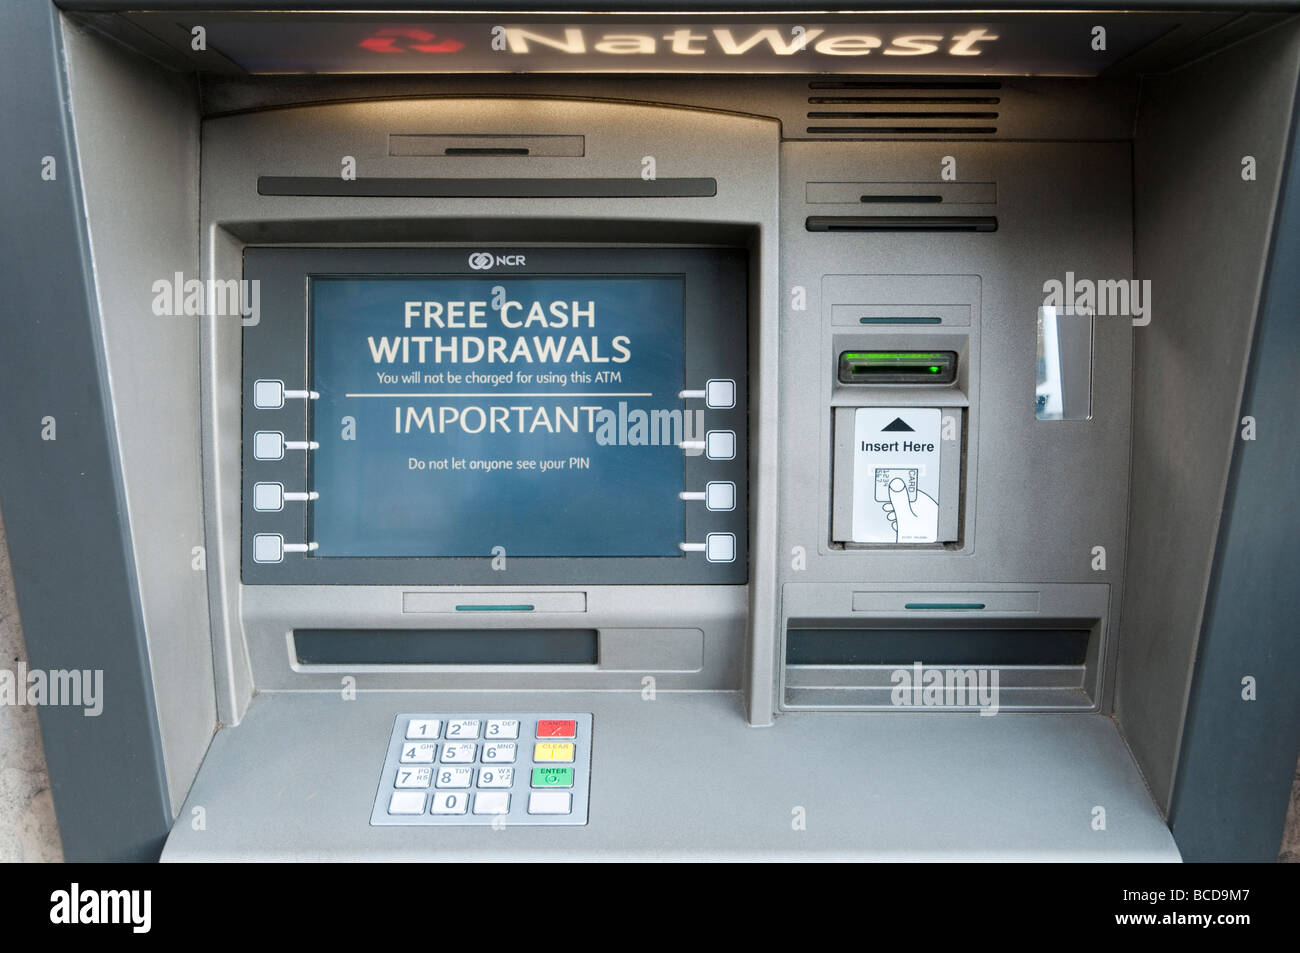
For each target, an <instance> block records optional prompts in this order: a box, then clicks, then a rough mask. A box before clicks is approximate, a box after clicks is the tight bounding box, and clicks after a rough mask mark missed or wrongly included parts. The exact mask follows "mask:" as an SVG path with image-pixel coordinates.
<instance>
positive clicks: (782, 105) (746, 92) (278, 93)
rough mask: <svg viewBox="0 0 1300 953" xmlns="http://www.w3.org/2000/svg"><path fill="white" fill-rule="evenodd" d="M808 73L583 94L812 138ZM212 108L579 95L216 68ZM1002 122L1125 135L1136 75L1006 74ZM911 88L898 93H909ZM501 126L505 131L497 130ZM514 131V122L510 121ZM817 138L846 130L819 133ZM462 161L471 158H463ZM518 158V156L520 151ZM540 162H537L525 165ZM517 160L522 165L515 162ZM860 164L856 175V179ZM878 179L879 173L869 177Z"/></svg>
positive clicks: (1068, 135) (539, 85)
mask: <svg viewBox="0 0 1300 953" xmlns="http://www.w3.org/2000/svg"><path fill="white" fill-rule="evenodd" d="M812 79H813V78H810V77H807V76H744V77H718V76H672V75H652V76H627V77H623V76H614V75H609V76H602V77H601V78H600V80H599V82H598V83H597V84H596V85H595V86H592V87H584V88H583V89H582V95H583V97H584V98H589V99H599V100H612V101H622V102H655V103H662V104H665V105H680V106H689V107H693V108H697V109H710V110H717V111H726V112H731V113H743V114H746V115H755V116H770V117H772V118H775V119H777V120H779V121H780V123H781V135H782V136H783V137H784V138H786V139H803V138H808V134H807V133H806V128H807V126H808V124H809V120H808V118H807V114H808V112H809V109H810V106H809V102H808V99H809V97H810V96H812V95H814V93H815V92H816V91H814V90H812V89H811V88H810V86H809V83H810V82H811V81H812ZM201 83H202V87H203V103H204V107H205V109H206V110H207V112H208V114H210V115H221V114H225V113H235V112H241V111H244V110H249V109H260V108H268V107H276V106H285V105H294V104H299V103H313V102H324V101H347V100H355V99H373V98H397V97H416V96H420V97H430V96H432V97H463V96H520V95H525V96H538V97H542V96H565V97H569V96H573V95H574V92H575V82H574V80H573V79H557V78H555V77H552V76H546V75H529V74H515V75H511V76H509V77H500V76H472V75H471V76H464V75H452V76H440V77H438V79H437V83H436V85H435V84H431V83H430V80H429V77H427V76H420V77H411V76H339V75H328V76H309V77H299V76H284V75H281V76H275V77H247V76H217V75H210V76H204V77H202V78H201ZM998 84H999V88H998V89H997V90H996V96H997V98H998V99H999V103H998V105H997V109H998V120H997V123H998V126H997V128H998V131H997V133H996V134H995V135H993V136H992V137H991V138H994V139H1072V140H1088V141H1104V140H1120V139H1129V138H1131V137H1132V133H1133V130H1132V120H1133V109H1134V106H1135V104H1136V101H1137V83H1136V81H1134V80H1132V79H1124V80H1119V81H1112V80H1104V79H1103V80H1080V79H1065V78H1046V77H1044V78H1022V77H1004V78H1002V79H1000V80H998ZM908 94H909V93H908V90H900V91H898V92H897V95H903V96H907V95H908ZM497 131H498V132H500V131H501V130H497ZM504 131H506V132H510V131H512V130H509V129H507V130H504ZM816 138H818V139H828V138H830V139H834V138H838V137H827V136H817V137H816ZM461 161H462V163H463V160H461ZM513 161H514V162H516V163H517V162H518V160H513ZM527 167H528V168H529V169H532V168H533V165H532V163H531V162H530V163H529V165H528V166H527ZM515 168H516V169H518V165H516V166H515ZM863 177H864V176H863V175H862V173H861V172H860V171H859V172H858V173H857V174H855V175H853V176H850V180H851V181H857V180H858V179H861V178H863ZM866 177H867V178H873V177H874V176H866Z"/></svg>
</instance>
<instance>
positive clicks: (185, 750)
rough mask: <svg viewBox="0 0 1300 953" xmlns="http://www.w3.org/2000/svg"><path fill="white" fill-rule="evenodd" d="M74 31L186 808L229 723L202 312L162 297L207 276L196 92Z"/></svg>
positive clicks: (99, 258)
mask: <svg viewBox="0 0 1300 953" xmlns="http://www.w3.org/2000/svg"><path fill="white" fill-rule="evenodd" d="M65 42H66V44H67V51H68V82H69V91H70V95H71V102H72V113H73V126H74V129H75V132H76V137H77V142H78V152H79V156H80V166H81V174H82V182H83V186H84V189H85V218H86V226H87V229H88V232H89V236H90V251H91V255H92V258H93V262H94V268H95V291H96V295H97V304H98V309H97V310H98V316H99V325H100V332H101V334H102V339H103V344H104V348H105V361H106V364H107V369H108V383H109V392H110V396H111V399H112V401H113V414H114V423H115V425H116V437H117V444H118V449H119V452H120V454H121V466H122V479H123V483H124V486H125V492H126V503H127V512H126V516H127V521H128V526H129V531H130V533H131V538H132V544H133V552H134V555H135V570H136V578H137V581H138V584H139V587H140V602H141V608H142V610H143V613H144V625H145V635H146V636H147V639H148V645H149V658H150V667H151V669H152V671H153V673H154V694H155V697H156V699H157V704H158V717H159V732H160V734H161V736H162V743H163V754H164V756H165V763H166V766H167V780H168V786H169V788H170V789H171V794H172V808H173V809H178V808H179V807H180V805H181V801H182V800H183V799H184V797H185V791H186V790H187V789H188V788H189V786H190V782H191V781H192V780H193V779H194V775H195V773H196V772H197V771H198V769H199V763H200V762H201V761H202V760H203V753H204V751H206V750H207V746H208V742H209V741H210V740H211V739H212V733H213V732H214V731H215V730H216V704H215V697H214V688H213V676H212V645H211V639H210V637H209V632H208V600H207V579H206V573H205V571H204V565H205V563H204V562H203V561H202V559H201V551H200V555H199V556H196V554H195V548H196V547H201V546H202V545H203V543H204V538H203V514H202V498H203V493H202V483H201V476H200V461H199V456H198V454H197V453H192V452H178V449H179V448H190V447H197V446H198V441H199V366H198V343H199V338H198V322H197V319H194V318H187V317H185V316H183V315H182V316H168V315H157V314H155V313H154V312H153V309H152V307H151V305H152V303H153V299H154V291H153V283H154V282H155V281H157V280H159V279H166V280H168V281H174V280H175V277H174V276H175V275H176V274H177V273H181V274H183V275H184V276H185V277H186V278H197V277H198V265H199V234H198V212H199V196H198V179H199V118H198V111H197V105H196V94H197V91H196V90H195V88H194V85H193V83H192V82H190V81H187V80H186V79H185V78H184V77H178V76H176V75H175V74H168V73H165V72H163V71H161V70H159V69H157V68H156V67H153V66H152V65H151V64H148V63H147V62H144V61H141V60H140V59H139V58H137V57H131V56H129V55H127V54H126V53H124V52H123V51H122V50H121V49H120V48H118V47H116V46H113V45H111V44H109V43H107V42H106V41H105V40H104V39H103V38H102V37H99V36H96V35H93V34H86V33H84V32H83V31H81V30H79V29H77V28H75V27H73V28H71V29H69V30H68V31H67V32H66V33H65ZM124 170H130V172H129V174H124ZM196 559H197V560H199V561H198V562H197V564H196ZM196 565H197V568H196Z"/></svg>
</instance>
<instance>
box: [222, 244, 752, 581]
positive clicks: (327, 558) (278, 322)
mask: <svg viewBox="0 0 1300 953" xmlns="http://www.w3.org/2000/svg"><path fill="white" fill-rule="evenodd" d="M746 257H747V256H746V253H745V251H744V250H742V249H737V248H727V247H715V246H675V247H674V246H649V245H643V246H635V245H599V246H595V245H587V246H579V245H559V244H555V245H532V246H528V247H526V248H520V247H518V246H495V247H494V246H491V245H488V246H482V245H480V246H476V247H467V246H448V245H444V246H435V247H422V248H415V247H406V248H400V247H387V248H383V247H374V248H348V247H337V248H250V249H248V250H246V251H245V253H244V266H245V278H246V280H249V281H256V282H258V283H259V286H260V288H261V298H260V301H261V312H260V319H259V320H258V321H257V323H255V324H250V325H249V326H248V327H246V328H245V329H244V335H243V356H244V399H245V409H244V426H245V432H244V474H243V477H244V503H245V514H246V522H245V526H246V527H247V528H248V529H249V530H250V532H249V533H248V534H247V536H248V545H249V548H248V550H247V555H248V557H249V558H248V560H247V561H246V562H245V567H244V568H245V573H244V578H245V580H246V581H250V582H254V583H269V584H277V583H278V584H283V583H284V582H287V581H293V582H298V583H325V584H343V583H351V584H357V583H361V584H371V585H373V584H393V583H397V582H401V583H403V584H411V583H426V582H436V583H438V584H444V585H445V584H463V585H482V584H484V583H485V582H486V583H489V584H490V583H494V582H496V581H498V580H500V579H501V578H504V577H503V576H502V575H501V573H502V572H508V573H509V578H510V580H511V582H512V583H515V584H534V583H536V584H542V585H549V584H556V583H562V584H572V583H573V582H575V581H578V580H581V581H586V582H590V581H591V580H592V579H600V580H602V581H604V582H606V583H612V584H621V583H629V582H642V583H644V581H645V580H646V579H654V580H656V581H661V582H667V583H673V584H679V585H710V584H718V583H725V584H737V583H740V582H743V581H744V579H745V562H746V540H747V526H746V518H747V503H748V496H747V492H746V486H747V469H746V447H747V419H748V411H747V386H746V385H747V368H748V361H749V355H748V341H747V331H746V327H747V325H746V322H747V320H748V313H749V305H748V290H747V287H746V282H747V261H746ZM271 567H274V568H271ZM502 567H505V568H502Z"/></svg>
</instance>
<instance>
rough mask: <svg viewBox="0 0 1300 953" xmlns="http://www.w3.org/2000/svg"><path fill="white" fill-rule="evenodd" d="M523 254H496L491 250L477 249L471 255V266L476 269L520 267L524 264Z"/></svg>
mask: <svg viewBox="0 0 1300 953" xmlns="http://www.w3.org/2000/svg"><path fill="white" fill-rule="evenodd" d="M524 263H525V262H524V256H523V255H494V254H492V253H491V252H486V251H476V252H474V253H473V254H472V255H470V256H469V266H470V267H471V268H473V269H474V270H475V271H487V270H488V269H489V268H493V267H496V268H502V267H504V268H518V267H520V266H522V265H523V264H524Z"/></svg>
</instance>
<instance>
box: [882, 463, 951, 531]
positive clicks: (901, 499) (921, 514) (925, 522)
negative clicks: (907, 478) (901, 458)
mask: <svg viewBox="0 0 1300 953" xmlns="http://www.w3.org/2000/svg"><path fill="white" fill-rule="evenodd" d="M877 472H879V471H877ZM881 509H883V510H884V511H885V513H886V515H887V516H888V517H889V524H890V525H891V526H893V527H894V531H895V532H896V533H897V534H898V542H900V543H933V542H934V541H935V540H936V539H937V538H938V536H939V504H938V503H937V502H935V500H933V499H932V498H931V497H930V496H929V494H927V493H925V492H924V491H923V490H919V489H916V487H915V484H913V485H912V486H911V487H909V486H908V484H907V483H906V482H904V481H903V479H901V478H900V477H897V476H895V477H892V478H891V479H890V481H889V502H888V503H886V504H884V506H882V507H881Z"/></svg>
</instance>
